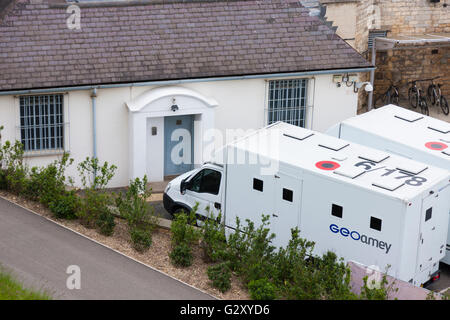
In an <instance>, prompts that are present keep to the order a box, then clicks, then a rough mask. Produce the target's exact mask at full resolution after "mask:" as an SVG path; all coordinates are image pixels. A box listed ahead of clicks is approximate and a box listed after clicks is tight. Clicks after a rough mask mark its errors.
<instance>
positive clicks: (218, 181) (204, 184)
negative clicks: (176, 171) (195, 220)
mask: <svg viewBox="0 0 450 320" xmlns="http://www.w3.org/2000/svg"><path fill="white" fill-rule="evenodd" d="M185 197H186V201H187V204H188V205H189V206H190V207H191V208H193V207H194V206H195V204H196V203H198V210H197V213H198V214H199V215H202V216H207V215H208V208H209V212H212V213H214V215H216V216H217V215H218V213H219V212H220V211H221V209H222V203H221V197H222V172H221V171H219V170H215V169H213V168H204V169H202V170H200V171H199V172H198V173H197V174H196V175H195V176H194V177H192V179H190V180H189V182H188V186H187V188H186V194H185Z"/></svg>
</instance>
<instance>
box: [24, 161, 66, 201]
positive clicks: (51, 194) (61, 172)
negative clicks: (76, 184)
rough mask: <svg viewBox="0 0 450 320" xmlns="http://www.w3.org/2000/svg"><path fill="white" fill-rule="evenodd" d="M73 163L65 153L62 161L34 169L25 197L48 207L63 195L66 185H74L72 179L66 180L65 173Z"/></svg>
mask: <svg viewBox="0 0 450 320" xmlns="http://www.w3.org/2000/svg"><path fill="white" fill-rule="evenodd" d="M72 163H73V159H71V158H69V154H68V153H64V154H63V156H62V157H61V159H60V160H57V161H54V162H53V163H51V164H49V165H48V166H46V167H42V168H37V167H33V168H32V169H31V172H30V178H29V181H28V184H27V188H26V189H25V190H24V195H25V196H26V197H28V198H30V199H33V200H39V201H40V202H41V203H42V204H43V205H45V206H48V205H49V204H50V202H52V201H53V200H54V199H55V198H57V197H58V196H59V195H61V194H63V193H64V192H65V189H66V184H67V183H69V184H72V179H71V178H69V179H67V180H66V177H65V171H66V169H67V167H68V166H70V165H71V164H72Z"/></svg>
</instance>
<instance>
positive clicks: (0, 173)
mask: <svg viewBox="0 0 450 320" xmlns="http://www.w3.org/2000/svg"><path fill="white" fill-rule="evenodd" d="M7 187H8V184H7V181H6V171H5V170H2V169H0V190H6V189H7Z"/></svg>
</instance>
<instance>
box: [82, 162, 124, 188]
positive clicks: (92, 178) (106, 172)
mask: <svg viewBox="0 0 450 320" xmlns="http://www.w3.org/2000/svg"><path fill="white" fill-rule="evenodd" d="M77 169H78V172H79V174H80V179H81V182H82V184H83V186H84V188H85V189H88V188H89V189H95V190H101V189H104V188H106V186H107V185H108V183H109V181H111V179H112V178H113V177H114V173H115V171H116V169H117V167H116V166H115V165H109V164H108V162H104V163H103V165H100V163H99V160H98V158H89V157H87V158H86V159H85V160H84V161H82V162H80V163H79V164H78V167H77Z"/></svg>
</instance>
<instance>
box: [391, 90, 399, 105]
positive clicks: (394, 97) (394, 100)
mask: <svg viewBox="0 0 450 320" xmlns="http://www.w3.org/2000/svg"><path fill="white" fill-rule="evenodd" d="M399 100H400V99H399V96H398V94H397V93H394V94H393V95H392V96H391V103H392V104H395V105H396V106H398V105H399Z"/></svg>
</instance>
